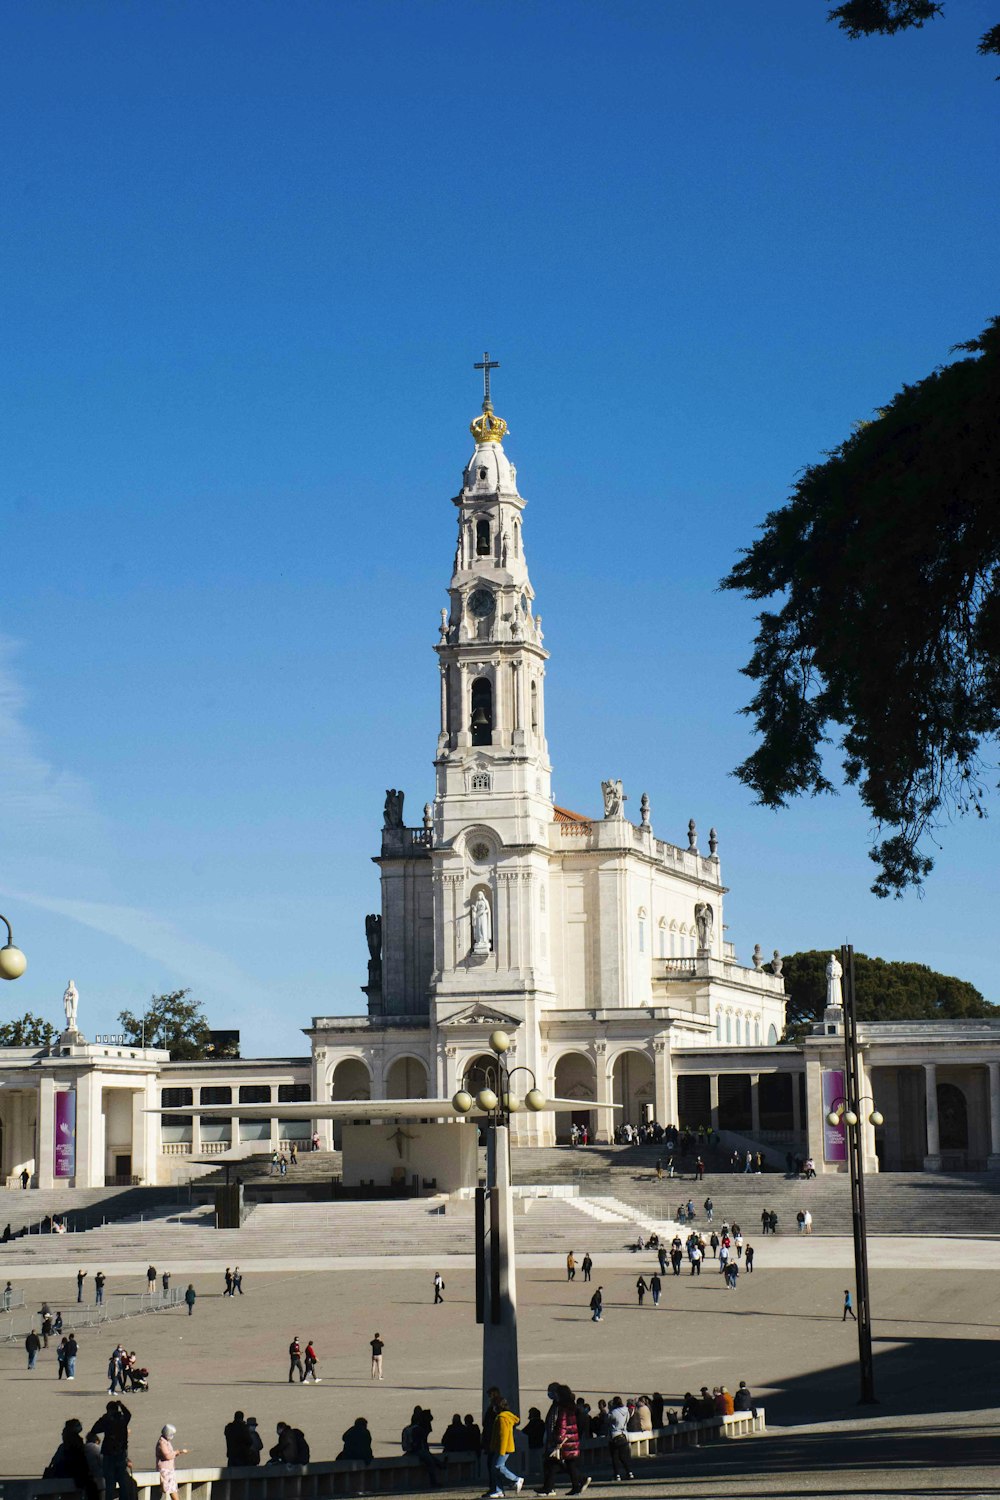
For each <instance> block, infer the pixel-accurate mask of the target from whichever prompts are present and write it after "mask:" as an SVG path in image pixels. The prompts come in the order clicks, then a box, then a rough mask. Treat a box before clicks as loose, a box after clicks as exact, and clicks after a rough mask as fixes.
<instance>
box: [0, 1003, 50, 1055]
mask: <svg viewBox="0 0 1000 1500" xmlns="http://www.w3.org/2000/svg"><path fill="white" fill-rule="evenodd" d="M58 1035H59V1033H58V1031H57V1030H56V1028H55V1027H54V1026H53V1025H52V1022H51V1021H43V1020H42V1018H41V1016H35V1015H32V1013H31V1011H30V1010H27V1011H25V1013H24V1015H23V1016H21V1017H20V1018H19V1019H18V1020H16V1021H5V1022H4V1024H3V1025H2V1026H0V1047H48V1046H49V1045H50V1044H51V1043H52V1042H54V1041H55V1039H56V1037H57V1036H58Z"/></svg>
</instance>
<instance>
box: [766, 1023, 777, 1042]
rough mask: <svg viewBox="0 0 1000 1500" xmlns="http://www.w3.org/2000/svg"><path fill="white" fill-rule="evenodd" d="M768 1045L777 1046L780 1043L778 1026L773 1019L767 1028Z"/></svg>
mask: <svg viewBox="0 0 1000 1500" xmlns="http://www.w3.org/2000/svg"><path fill="white" fill-rule="evenodd" d="M767 1045H768V1046H769V1047H776V1046H777V1045H778V1028H777V1026H775V1024H774V1022H773V1021H772V1022H771V1024H770V1026H769V1027H768V1028H767Z"/></svg>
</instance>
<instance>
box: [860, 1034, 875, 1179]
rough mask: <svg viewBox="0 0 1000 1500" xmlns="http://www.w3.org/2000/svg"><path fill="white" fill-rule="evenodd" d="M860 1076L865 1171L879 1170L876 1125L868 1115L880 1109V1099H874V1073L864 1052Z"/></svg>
mask: <svg viewBox="0 0 1000 1500" xmlns="http://www.w3.org/2000/svg"><path fill="white" fill-rule="evenodd" d="M858 1077H859V1082H860V1092H861V1099H860V1100H859V1103H858V1129H859V1130H860V1131H861V1155H862V1156H863V1158H864V1164H865V1171H866V1172H869V1173H870V1172H877V1171H878V1170H879V1162H878V1157H877V1156H876V1154H875V1126H874V1125H873V1124H872V1122H871V1121H870V1120H869V1118H868V1116H869V1115H870V1114H871V1112H872V1110H874V1109H878V1101H877V1100H875V1099H874V1093H875V1091H874V1089H873V1088H872V1075H871V1072H870V1071H869V1069H868V1067H867V1059H866V1057H865V1055H864V1053H859V1055H858Z"/></svg>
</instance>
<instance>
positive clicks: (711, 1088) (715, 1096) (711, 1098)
mask: <svg viewBox="0 0 1000 1500" xmlns="http://www.w3.org/2000/svg"><path fill="white" fill-rule="evenodd" d="M708 1105H709V1112H710V1114H711V1117H712V1118H711V1126H712V1129H713V1130H714V1131H715V1133H716V1135H718V1133H719V1075H718V1073H710V1074H709V1075H708Z"/></svg>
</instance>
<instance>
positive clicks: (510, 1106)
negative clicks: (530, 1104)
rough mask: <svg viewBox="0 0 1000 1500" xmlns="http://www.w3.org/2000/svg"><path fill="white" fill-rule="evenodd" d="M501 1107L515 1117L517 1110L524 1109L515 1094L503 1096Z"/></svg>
mask: <svg viewBox="0 0 1000 1500" xmlns="http://www.w3.org/2000/svg"><path fill="white" fill-rule="evenodd" d="M503 1107H504V1109H506V1110H509V1111H510V1113H511V1114H512V1115H516V1114H517V1112H518V1110H519V1109H523V1108H524V1104H523V1102H522V1100H520V1099H519V1098H518V1097H517V1095H516V1094H504V1096H503Z"/></svg>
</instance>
